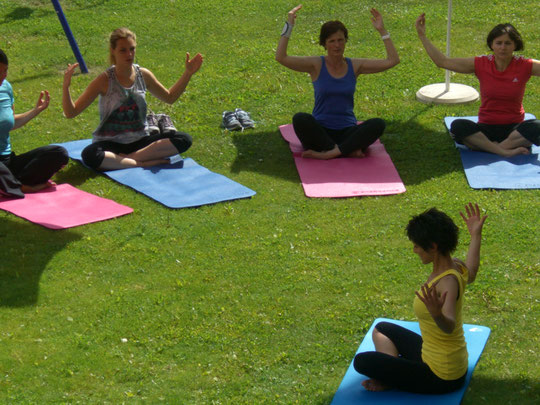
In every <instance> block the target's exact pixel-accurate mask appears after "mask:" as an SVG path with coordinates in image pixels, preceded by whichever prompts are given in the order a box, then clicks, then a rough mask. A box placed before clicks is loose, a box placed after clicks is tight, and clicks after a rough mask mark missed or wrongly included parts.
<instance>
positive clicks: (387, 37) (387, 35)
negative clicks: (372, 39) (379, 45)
mask: <svg viewBox="0 0 540 405" xmlns="http://www.w3.org/2000/svg"><path fill="white" fill-rule="evenodd" d="M381 39H382V40H383V41H384V40H385V39H390V34H386V35H381Z"/></svg>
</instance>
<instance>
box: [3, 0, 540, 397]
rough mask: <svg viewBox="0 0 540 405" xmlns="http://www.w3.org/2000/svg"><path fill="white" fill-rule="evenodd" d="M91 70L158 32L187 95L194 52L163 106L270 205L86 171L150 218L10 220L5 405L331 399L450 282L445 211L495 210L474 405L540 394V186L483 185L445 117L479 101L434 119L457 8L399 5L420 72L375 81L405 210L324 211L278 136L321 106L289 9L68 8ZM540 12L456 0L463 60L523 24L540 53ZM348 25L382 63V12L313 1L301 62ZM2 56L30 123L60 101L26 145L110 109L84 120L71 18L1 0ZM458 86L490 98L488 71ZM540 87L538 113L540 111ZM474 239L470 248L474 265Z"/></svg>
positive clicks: (405, 53)
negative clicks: (417, 303) (65, 80)
mask: <svg viewBox="0 0 540 405" xmlns="http://www.w3.org/2000/svg"><path fill="white" fill-rule="evenodd" d="M61 3H62V5H63V7H64V11H65V12H66V16H67V18H68V20H69V23H70V25H71V27H72V30H73V32H74V34H75V36H76V38H77V41H78V43H79V46H80V48H81V52H82V53H83V56H84V58H85V61H86V63H87V65H88V67H89V69H90V74H89V75H78V76H76V77H75V78H74V80H73V85H72V91H73V93H74V94H80V93H81V92H82V90H83V89H84V88H85V87H86V86H87V85H88V83H89V82H90V81H91V80H92V79H93V78H94V77H96V75H97V74H98V73H99V72H101V71H102V70H103V69H105V68H106V66H107V56H108V55H107V37H108V34H109V33H110V32H111V31H112V30H113V29H114V28H116V27H119V26H128V27H130V28H131V29H132V30H134V31H135V32H136V33H137V36H138V50H137V52H138V53H137V61H138V63H140V64H141V65H143V66H145V67H148V68H149V69H151V70H152V71H153V72H154V73H155V74H156V76H157V77H158V78H159V79H160V80H161V81H162V82H163V83H164V84H165V85H167V86H170V85H172V84H173V83H174V82H175V80H176V79H177V78H178V77H179V76H180V74H181V73H182V71H183V61H184V55H185V52H190V53H192V54H194V53H196V52H201V53H203V54H204V57H205V62H204V65H203V68H202V69H201V71H200V72H199V73H198V74H197V75H196V76H194V77H193V79H192V82H191V83H190V85H189V87H188V90H187V91H186V93H185V94H184V95H183V96H182V98H181V99H180V101H179V102H177V103H175V104H174V105H172V106H169V105H164V104H162V103H160V102H158V101H156V100H155V99H153V98H152V97H149V102H150V107H151V108H152V109H153V110H154V111H158V112H159V111H164V112H167V113H169V114H170V115H171V116H172V117H173V119H174V121H175V122H176V124H177V126H178V127H179V128H181V129H183V130H185V131H187V132H189V133H191V134H192V135H193V136H194V138H195V143H194V145H193V147H192V148H191V149H190V150H189V151H188V152H187V153H186V156H189V157H192V158H194V159H195V160H197V161H198V162H200V163H201V164H202V165H204V166H206V167H208V168H209V169H211V170H213V171H216V172H218V173H222V174H224V175H226V176H228V177H230V178H232V179H234V180H236V181H238V182H240V183H242V184H244V185H246V186H248V187H250V188H252V189H254V190H256V191H257V195H256V196H254V197H253V198H252V199H249V200H240V201H233V202H228V203H222V204H216V205H212V206H205V207H201V208H196V209H184V210H169V209H167V208H165V207H163V206H161V205H159V204H156V203H154V202H153V201H150V200H149V199H148V198H146V197H144V196H142V195H140V194H138V193H136V192H134V191H132V190H130V189H127V188H125V187H122V186H120V185H118V184H116V183H113V182H112V181H110V180H108V179H106V178H105V177H103V176H99V175H96V174H93V173H91V172H90V171H88V170H86V169H84V168H83V167H82V166H81V165H79V164H77V163H74V162H71V163H70V164H69V165H68V166H67V167H66V168H65V169H64V170H63V171H62V172H60V173H59V174H58V175H57V177H56V180H57V181H58V182H68V183H70V184H73V185H75V186H77V187H79V188H81V189H83V190H86V191H89V192H91V193H94V194H97V195H100V196H103V197H106V198H110V199H113V200H115V201H118V202H119V203H122V204H126V205H129V206H131V207H133V208H134V209H135V212H134V213H133V214H132V215H128V216H125V217H121V218H118V219H114V220H110V221H106V222H100V223H96V224H91V225H87V226H82V227H78V228H74V229H71V230H65V231H51V230H47V229H42V228H40V227H38V226H36V225H33V224H30V223H27V222H25V221H23V220H21V219H18V218H15V217H13V216H12V215H9V214H7V213H5V212H0V238H1V239H0V240H1V241H2V254H1V257H0V259H1V268H0V323H1V324H2V330H1V331H0V370H1V373H0V402H1V403H124V402H130V403H133V402H135V403H138V402H148V403H158V402H163V403H204V404H207V403H212V404H221V403H223V404H243V403H245V404H248V403H249V404H252V403H319V404H325V403H329V402H330V400H331V398H332V396H333V394H334V392H335V391H336V389H337V387H338V385H339V383H340V381H341V379H342V377H343V374H344V373H345V370H346V368H347V367H348V365H349V362H350V361H351V358H352V356H353V354H354V352H355V350H356V348H357V347H358V344H359V342H360V341H361V340H362V338H363V337H364V334H365V332H366V331H367V330H368V328H369V326H370V325H371V323H372V322H373V320H374V319H375V318H377V317H381V316H386V317H393V318H399V319H413V313H412V308H411V304H412V299H413V292H414V290H415V289H417V288H418V286H419V285H420V283H422V282H423V280H424V279H425V277H426V274H427V272H428V271H429V270H428V268H427V267H422V266H421V265H420V264H419V262H418V260H417V258H416V257H415V256H414V255H413V254H412V251H411V245H410V242H408V241H407V239H406V237H405V234H404V230H403V229H404V225H405V224H406V223H407V221H408V219H409V218H410V216H411V215H413V214H417V213H419V212H421V211H423V210H425V209H426V208H429V207H431V206H437V207H439V208H440V209H443V210H444V211H446V212H448V213H449V214H450V215H451V216H452V217H453V218H454V219H455V220H456V222H460V221H461V219H460V217H459V214H458V212H459V210H460V209H461V208H462V207H463V205H464V204H465V203H467V202H469V201H477V202H478V203H479V204H481V206H482V208H484V209H485V210H486V211H487V213H488V214H489V219H488V222H487V225H486V229H485V238H484V244H483V247H482V267H481V270H480V273H479V277H478V279H477V281H476V283H475V284H473V285H472V286H471V288H470V289H469V290H468V291H467V293H466V298H467V299H466V306H467V310H466V313H465V319H466V321H467V322H469V323H479V324H483V325H487V326H489V327H490V328H491V329H492V331H493V332H492V336H491V338H490V340H489V342H488V344H487V347H486V350H485V352H484V354H483V356H482V358H481V360H480V363H479V365H478V367H477V370H476V372H475V375H474V378H473V380H472V383H471V385H470V388H469V389H468V392H467V394H466V396H465V399H464V401H463V403H464V404H484V403H485V404H488V403H504V404H528V403H530V404H532V403H538V402H539V401H540V394H539V390H538V381H539V377H540V375H539V371H538V370H539V369H538V366H537V360H536V358H537V355H536V351H537V349H538V346H539V338H538V333H537V330H538V326H539V325H540V323H539V322H540V320H539V306H538V302H539V298H540V297H539V291H540V289H539V286H538V279H539V272H540V264H539V263H540V254H539V251H538V248H537V244H538V243H537V240H538V237H539V232H538V224H539V223H540V214H539V210H538V207H539V206H538V201H539V192H538V190H515V191H513V190H510V191H492V190H483V191H478V190H472V189H470V188H469V186H468V185H467V182H466V180H465V177H464V175H463V171H462V167H461V163H460V161H459V156H458V153H457V152H456V150H455V149H454V147H453V145H452V142H451V140H450V137H449V136H448V135H447V133H446V131H445V129H444V126H443V123H442V120H443V117H444V116H446V115H473V114H475V113H476V111H477V109H478V103H473V104H469V105H463V106H427V105H424V104H420V103H418V102H417V101H415V92H416V91H417V89H418V88H420V87H421V86H423V85H425V84H429V83H433V82H438V81H443V80H444V73H443V71H442V70H440V69H438V68H436V67H435V66H434V65H433V64H432V63H431V62H430V61H429V59H428V57H427V56H426V54H425V52H424V51H423V50H422V47H421V44H420V42H419V40H418V39H417V37H416V33H415V31H414V28H413V26H414V20H415V18H416V17H417V15H418V14H420V13H421V12H422V11H426V12H427V18H428V22H427V26H428V32H429V36H430V38H432V39H433V41H434V43H436V44H437V46H439V47H440V48H443V47H444V44H445V37H446V11H447V2H446V1H442V0H437V1H433V2H430V5H429V9H427V10H425V9H424V5H423V4H424V3H422V2H418V1H411V0H400V1H390V0H386V1H380V2H378V3H377V5H376V6H377V8H378V9H379V10H380V11H381V12H382V13H383V16H384V17H385V24H386V27H387V28H388V30H389V31H390V32H391V34H392V38H393V40H394V42H395V44H396V46H397V49H398V52H399V53H400V56H401V64H400V65H398V66H397V67H395V68H393V69H391V70H389V71H387V72H384V73H380V74H376V75H366V76H362V77H360V79H359V84H358V92H357V96H356V97H357V99H356V113H357V115H358V117H359V118H366V117H373V116H380V117H383V118H385V119H386V121H387V131H386V134H385V135H384V137H383V142H384V144H385V146H386V149H387V150H388V152H389V153H390V155H391V156H392V159H393V161H394V162H395V165H396V167H397V169H398V171H399V173H400V175H401V177H402V179H403V181H404V183H405V185H406V187H407V192H406V193H404V194H401V195H396V196H387V197H365V198H352V199H307V198H305V197H304V195H303V192H302V189H301V186H300V184H299V182H298V175H297V173H296V169H295V167H294V163H293V161H292V158H291V155H290V152H289V150H288V147H287V145H286V144H285V142H284V141H283V140H282V139H281V137H280V135H279V133H278V130H277V127H278V126H279V125H281V124H285V123H288V122H290V120H291V116H292V114H293V113H294V112H296V111H309V110H310V109H311V108H312V102H313V94H312V88H311V84H310V83H309V79H308V77H307V76H305V75H302V74H299V73H294V72H291V71H288V70H287V69H285V68H283V67H282V66H280V65H279V64H278V63H277V62H275V61H274V51H275V47H276V45H277V40H278V38H279V32H280V30H281V27H282V24H283V21H284V20H285V18H286V13H287V11H288V10H289V9H290V8H292V7H293V6H294V4H291V3H289V2H285V1H283V0H276V1H261V0H257V1H252V2H246V3H242V4H241V5H239V3H238V2H232V1H225V0H222V1H215V0H199V1H196V2H188V1H180V0H178V1H175V0H154V1H149V0H139V1H136V2H125V1H120V0H109V1H105V0H92V1H82V0H77V1H75V0H74V1H62V2H61ZM537 16H538V11H537V3H536V2H533V1H530V0H526V1H523V2H521V3H520V4H519V7H518V6H516V5H514V4H513V3H511V2H507V1H501V0H495V1H493V2H491V3H489V8H487V5H486V2H484V1H479V0H471V1H469V2H467V3H466V4H464V3H463V2H454V15H453V29H452V54H453V55H456V56H472V55H476V54H482V53H485V52H486V47H485V43H484V41H485V35H486V34H487V31H488V30H489V28H490V27H491V26H492V25H494V24H495V23H499V22H505V21H511V22H513V23H514V24H515V25H516V26H517V27H518V29H519V30H520V31H521V33H522V35H523V37H524V39H525V43H526V48H525V51H524V54H525V55H528V56H531V57H535V56H536V55H537V54H538V50H539V46H540V42H539V41H538V38H539V37H540V26H539V25H538V24H537ZM334 18H339V19H341V20H343V21H344V22H345V24H346V25H347V26H348V28H349V31H350V37H351V39H350V41H349V43H348V49H347V54H348V55H349V56H358V57H382V56H383V55H384V52H383V46H382V43H381V41H380V38H379V36H378V34H377V33H376V32H375V31H374V30H373V28H372V27H371V23H370V20H369V6H368V5H367V4H359V3H358V2H357V1H345V0H334V1H321V0H317V1H311V2H309V4H304V8H303V9H302V10H301V12H300V13H299V17H298V22H297V25H296V27H295V30H294V33H293V37H292V39H291V44H290V53H291V54H299V55H314V54H318V53H321V52H322V50H321V48H320V47H319V46H318V45H317V36H318V29H319V27H320V23H321V22H323V21H325V20H328V19H334ZM0 21H1V22H2V27H3V30H2V32H3V36H2V38H1V40H0V48H2V49H4V50H5V51H6V52H7V53H8V56H9V57H10V67H9V68H10V71H9V80H10V82H11V83H12V84H13V88H14V90H15V97H16V104H15V108H16V111H17V112H22V111H26V110H28V109H29V108H31V107H32V106H33V105H34V103H35V101H36V99H37V96H38V93H39V91H40V90H42V89H48V90H49V91H50V92H51V97H52V102H51V106H50V107H49V109H48V110H47V111H45V112H44V113H43V114H42V115H41V116H40V117H38V118H37V119H35V120H33V121H32V122H30V123H29V124H28V125H27V126H25V127H24V129H21V130H18V131H15V132H14V133H13V134H12V140H13V144H14V148H15V150H17V151H24V150H27V149H30V148H34V147H37V146H40V145H43V144H47V143H51V142H64V141H68V140H74V139H81V138H87V137H89V136H90V134H91V132H92V130H93V129H94V128H95V126H96V125H97V121H98V113H97V106H96V104H97V103H96V104H95V105H94V106H92V107H90V108H89V109H88V110H87V111H86V112H84V113H83V114H82V115H81V116H79V117H77V118H75V119H73V120H67V119H65V118H64V117H63V116H62V109H61V83H62V73H63V71H64V69H65V67H66V66H67V64H68V63H72V62H73V61H74V58H73V55H72V52H71V50H70V48H69V45H68V42H67V40H66V38H65V36H64V34H63V31H62V28H61V26H60V24H59V22H58V20H57V17H56V15H55V13H54V10H53V8H52V5H51V4H50V2H49V1H45V0H0ZM452 80H453V81H455V82H460V83H464V84H469V85H473V86H477V82H476V80H475V77H474V76H473V75H453V76H452ZM539 89H540V82H539V81H538V80H537V78H533V79H531V81H530V83H529V85H528V87H527V94H526V96H525V108H526V110H527V111H528V112H532V113H535V114H537V115H538V114H540V108H539V107H540V102H539V99H538V96H537V95H538V93H539ZM235 107H242V108H243V109H245V110H246V111H250V112H251V114H252V116H253V118H254V119H255V120H256V121H257V127H256V129H255V130H253V131H246V132H244V133H234V134H230V133H227V132H225V131H223V130H222V129H220V128H219V125H220V121H221V112H222V111H224V110H230V109H233V108H235ZM467 242H468V238H467V236H466V232H465V231H463V232H462V235H461V244H460V247H459V249H458V252H457V255H458V256H461V257H463V256H464V255H465V251H466V245H467Z"/></svg>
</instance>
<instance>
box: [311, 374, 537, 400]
mask: <svg viewBox="0 0 540 405" xmlns="http://www.w3.org/2000/svg"><path fill="white" fill-rule="evenodd" d="M340 383H341V382H340ZM336 390H337V388H336ZM334 395H335V392H334V393H331V394H328V395H327V396H326V397H325V398H321V399H320V400H319V401H317V402H315V403H316V404H318V405H327V404H330V403H331V402H332V399H333V398H334ZM432 403H434V404H436V403H438V401H437V397H436V396H433V401H432ZM539 403H540V383H539V382H538V381H534V380H531V379H523V378H520V379H508V380H495V379H490V378H485V377H482V376H478V377H475V376H474V374H473V377H472V381H471V385H469V387H468V388H467V390H466V391H465V395H464V397H463V401H462V404H464V405H466V404H505V405H529V404H530V405H533V404H539Z"/></svg>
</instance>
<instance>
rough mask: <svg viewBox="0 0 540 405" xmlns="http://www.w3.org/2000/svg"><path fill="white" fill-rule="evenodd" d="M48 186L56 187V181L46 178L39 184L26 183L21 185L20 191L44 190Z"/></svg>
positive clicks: (34, 191) (33, 191)
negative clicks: (30, 184) (29, 184)
mask: <svg viewBox="0 0 540 405" xmlns="http://www.w3.org/2000/svg"><path fill="white" fill-rule="evenodd" d="M49 187H56V183H55V182H54V181H52V180H47V181H46V182H45V183H41V184H34V185H33V186H28V185H26V184H23V185H22V186H21V191H22V192H23V193H25V194H26V193H36V192H38V191H41V190H44V189H46V188H49Z"/></svg>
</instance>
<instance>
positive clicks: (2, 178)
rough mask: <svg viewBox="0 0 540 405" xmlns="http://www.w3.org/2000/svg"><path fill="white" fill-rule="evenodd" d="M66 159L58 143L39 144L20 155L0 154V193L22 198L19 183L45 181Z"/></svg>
mask: <svg viewBox="0 0 540 405" xmlns="http://www.w3.org/2000/svg"><path fill="white" fill-rule="evenodd" d="M68 160H69V157H68V153H67V151H66V150H65V149H64V148H63V147H62V146H58V145H48V146H41V147H39V148H36V149H33V150H31V151H29V152H26V153H23V154H21V155H16V154H15V153H11V155H9V156H0V195H4V196H9V197H19V198H23V197H24V194H23V193H22V192H21V185H26V186H36V185H39V184H43V183H46V182H47V181H48V180H50V178H51V177H52V176H53V175H54V174H55V173H56V172H57V171H59V170H60V169H61V168H62V167H64V166H65V165H66V164H67V163H68Z"/></svg>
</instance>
